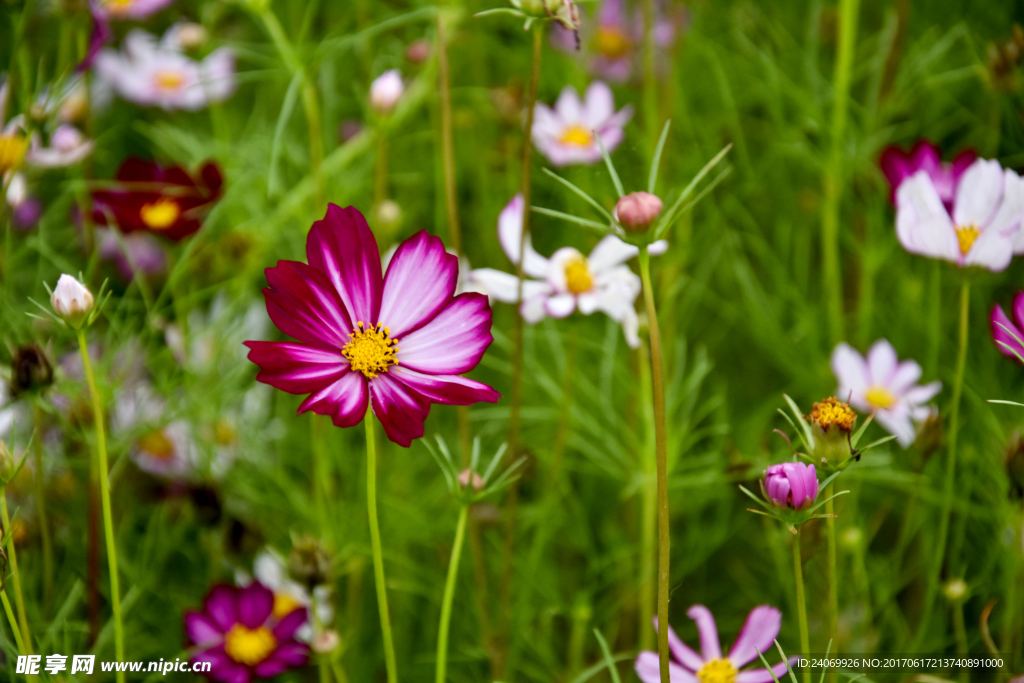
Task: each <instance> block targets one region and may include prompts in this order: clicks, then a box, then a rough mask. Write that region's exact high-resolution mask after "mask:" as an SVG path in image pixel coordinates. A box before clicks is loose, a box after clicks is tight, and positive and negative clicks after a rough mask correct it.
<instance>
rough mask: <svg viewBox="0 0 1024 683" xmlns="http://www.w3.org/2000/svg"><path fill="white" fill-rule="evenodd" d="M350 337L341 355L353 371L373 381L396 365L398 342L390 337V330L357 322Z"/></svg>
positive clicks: (379, 325) (380, 325)
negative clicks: (350, 339)
mask: <svg viewBox="0 0 1024 683" xmlns="http://www.w3.org/2000/svg"><path fill="white" fill-rule="evenodd" d="M350 336H351V337H352V341H350V342H349V343H348V344H345V346H344V347H342V349H341V355H343V356H345V358H347V359H348V362H349V365H350V366H351V367H352V369H353V370H355V371H357V372H361V373H363V375H364V376H365V377H366V378H367V379H373V378H375V377H376V376H377V375H379V374H380V373H382V372H387V371H388V368H389V367H391V366H392V365H398V358H397V357H396V356H395V353H396V352H397V351H398V347H397V346H395V344H396V343H397V342H398V340H397V339H394V338H392V337H391V330H390V329H389V328H387V327H384V325H383V324H382V323H377V324H375V325H373V326H371V327H365V326H364V325H363V323H362V322H358V323H356V329H354V330H352V333H351V334H350Z"/></svg>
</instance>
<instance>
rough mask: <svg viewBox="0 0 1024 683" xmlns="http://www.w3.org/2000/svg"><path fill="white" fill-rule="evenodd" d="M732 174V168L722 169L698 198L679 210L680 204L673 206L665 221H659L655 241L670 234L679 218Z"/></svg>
mask: <svg viewBox="0 0 1024 683" xmlns="http://www.w3.org/2000/svg"><path fill="white" fill-rule="evenodd" d="M730 173H732V167H727V168H724V169H722V172H721V173H719V174H718V175H717V176H715V179H714V180H712V181H711V182H710V183H708V184H707V185H706V186H705V187H704V189H703V190H701V191H700V193H699V194H698V195H697V196H696V197H694V198H693V199H692V200H690V201H689V202H687V203H686V205H685V206H683V207H682V208H681V209H680V208H678V204H677V205H675V206H673V207H672V210H671V211H670V212H669V214H667V215H666V216H665V217H664V219H662V220H661V221H659V223H658V228H657V229H656V230H655V231H654V235H655V239H658V238H661V237H662V236H663V235H664V234H665V233H666V232H668V229H669V228H670V227H672V224H673V223H674V222H675V220H676V219H677V218H679V216H681V215H683V214H684V213H686V212H687V211H689V210H690V209H692V208H693V207H694V206H696V205H697V202H699V201H700V200H702V199H704V197H706V196H707V195H708V194H709V193H710V192H711V191H712V190H714V189H715V187H717V186H718V184H719V183H720V182H722V180H724V179H725V177H726V176H727V175H729V174H730Z"/></svg>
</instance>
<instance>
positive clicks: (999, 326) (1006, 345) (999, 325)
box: [989, 292, 1024, 363]
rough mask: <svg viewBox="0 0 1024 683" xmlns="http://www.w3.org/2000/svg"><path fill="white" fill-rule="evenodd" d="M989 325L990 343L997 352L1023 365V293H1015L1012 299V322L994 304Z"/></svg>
mask: <svg viewBox="0 0 1024 683" xmlns="http://www.w3.org/2000/svg"><path fill="white" fill-rule="evenodd" d="M989 324H991V325H992V341H994V342H995V343H996V348H998V349H999V352H1000V353H1001V354H1003V355H1004V356H1009V357H1010V358H1016V359H1017V360H1018V361H1020V362H1022V363H1024V292H1017V296H1015V297H1014V298H1013V320H1010V318H1009V316H1007V315H1006V313H1004V312H1003V307H1002V306H1000V305H999V304H996V305H995V306H993V307H992V315H991V316H989Z"/></svg>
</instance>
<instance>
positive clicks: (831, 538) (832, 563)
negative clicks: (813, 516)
mask: <svg viewBox="0 0 1024 683" xmlns="http://www.w3.org/2000/svg"><path fill="white" fill-rule="evenodd" d="M834 495H835V484H829V485H828V486H826V487H825V496H826V497H827V499H828V501H827V502H826V503H825V514H826V515H829V517H828V519H827V520H826V522H827V527H828V634H829V638H830V639H831V640H832V646H831V647H830V648H829V652H830V653H831V654H833V655H835V654H839V570H838V567H837V566H836V518H835V514H836V502H835V501H834V500H832V496H834ZM834 677H835V669H834V668H832V669H829V679H830V680H832V679H834Z"/></svg>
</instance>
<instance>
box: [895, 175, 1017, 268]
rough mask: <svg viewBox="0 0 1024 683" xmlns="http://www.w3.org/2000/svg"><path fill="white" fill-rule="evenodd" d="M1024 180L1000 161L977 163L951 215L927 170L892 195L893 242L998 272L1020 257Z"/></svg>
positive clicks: (965, 178) (958, 192)
mask: <svg viewBox="0 0 1024 683" xmlns="http://www.w3.org/2000/svg"><path fill="white" fill-rule="evenodd" d="M1022 214H1024V180H1022V179H1021V177H1020V176H1018V175H1017V174H1016V173H1014V172H1013V171H1012V170H1010V169H1003V168H1002V167H1001V166H1000V165H999V162H998V161H986V160H985V159H978V160H977V161H975V162H974V163H973V164H971V166H970V167H969V168H968V169H967V170H966V171H965V172H964V174H963V177H962V178H961V179H960V184H959V186H958V187H957V190H956V197H955V199H954V202H953V210H952V214H951V213H950V212H949V211H947V210H946V207H945V206H944V205H943V203H942V199H940V197H939V193H938V191H937V190H936V189H935V185H934V184H933V183H932V180H931V178H929V177H928V174H927V173H926V172H925V171H918V172H917V173H915V174H914V175H913V176H911V177H910V178H907V179H906V180H904V181H903V182H902V183H900V186H899V188H898V189H897V190H896V237H897V238H898V239H899V241H900V244H901V245H903V248H904V249H906V250H907V251H909V252H911V253H913V254H920V255H921V256H928V257H931V258H938V259H943V260H946V261H952V262H953V263H955V264H957V265H958V266H961V267H963V266H981V267H983V268H987V269H988V270H991V271H995V272H999V271H1002V270H1005V269H1006V267H1007V266H1008V265H1010V260H1011V259H1012V258H1013V254H1014V253H1018V254H1019V253H1024V233H1022V231H1021V217H1022Z"/></svg>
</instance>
